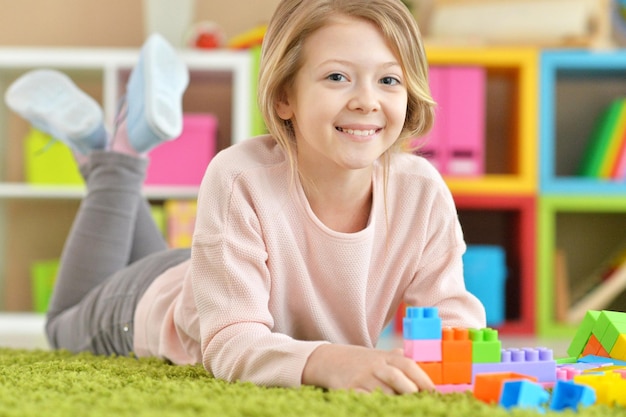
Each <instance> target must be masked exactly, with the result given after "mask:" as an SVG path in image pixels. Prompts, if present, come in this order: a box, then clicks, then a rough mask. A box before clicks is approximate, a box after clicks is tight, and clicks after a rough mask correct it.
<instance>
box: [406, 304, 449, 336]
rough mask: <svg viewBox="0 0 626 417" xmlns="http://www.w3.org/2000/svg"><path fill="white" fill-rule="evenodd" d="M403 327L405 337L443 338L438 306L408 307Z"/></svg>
mask: <svg viewBox="0 0 626 417" xmlns="http://www.w3.org/2000/svg"><path fill="white" fill-rule="evenodd" d="M402 329H403V337H404V339H408V340H424V339H431V340H433V339H441V318H440V317H439V310H438V309H437V307H407V309H406V316H405V317H404V319H402Z"/></svg>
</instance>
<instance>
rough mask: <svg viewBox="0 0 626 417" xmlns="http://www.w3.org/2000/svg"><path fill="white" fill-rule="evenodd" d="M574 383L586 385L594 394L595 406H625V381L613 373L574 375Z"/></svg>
mask: <svg viewBox="0 0 626 417" xmlns="http://www.w3.org/2000/svg"><path fill="white" fill-rule="evenodd" d="M574 382H575V383H577V384H583V385H587V386H589V387H591V388H593V389H594V391H595V392H596V404H605V405H615V404H619V405H626V397H625V396H624V392H626V379H622V376H621V375H620V374H618V373H615V372H607V373H605V374H583V375H576V376H575V377H574Z"/></svg>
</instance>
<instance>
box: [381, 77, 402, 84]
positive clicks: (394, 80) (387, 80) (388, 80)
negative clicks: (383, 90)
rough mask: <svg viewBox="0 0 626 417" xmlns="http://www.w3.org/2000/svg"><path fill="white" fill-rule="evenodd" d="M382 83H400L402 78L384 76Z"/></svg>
mask: <svg viewBox="0 0 626 417" xmlns="http://www.w3.org/2000/svg"><path fill="white" fill-rule="evenodd" d="M380 83H381V84H385V85H398V84H400V80H398V79H397V78H395V77H384V78H382V79H381V80H380Z"/></svg>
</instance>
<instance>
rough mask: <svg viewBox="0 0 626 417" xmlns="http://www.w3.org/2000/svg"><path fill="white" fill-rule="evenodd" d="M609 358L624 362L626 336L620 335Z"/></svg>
mask: <svg viewBox="0 0 626 417" xmlns="http://www.w3.org/2000/svg"><path fill="white" fill-rule="evenodd" d="M609 356H611V358H613V359H617V360H620V361H626V334H620V335H619V337H618V338H617V340H616V341H615V344H614V345H613V349H611V352H610V354H609Z"/></svg>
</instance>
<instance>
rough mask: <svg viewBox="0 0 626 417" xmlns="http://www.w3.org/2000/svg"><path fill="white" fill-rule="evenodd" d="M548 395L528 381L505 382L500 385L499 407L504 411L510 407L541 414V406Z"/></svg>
mask: <svg viewBox="0 0 626 417" xmlns="http://www.w3.org/2000/svg"><path fill="white" fill-rule="evenodd" d="M549 398H550V394H549V393H548V391H546V390H545V389H544V388H543V387H542V386H541V385H539V384H536V383H534V382H532V381H528V380H524V379H522V380H518V381H506V382H505V383H504V384H502V392H501V393H500V405H501V406H502V407H504V408H506V409H509V408H512V407H523V408H533V409H535V410H536V411H539V412H543V411H544V409H543V404H544V403H545V402H546V401H548V399H549Z"/></svg>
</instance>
